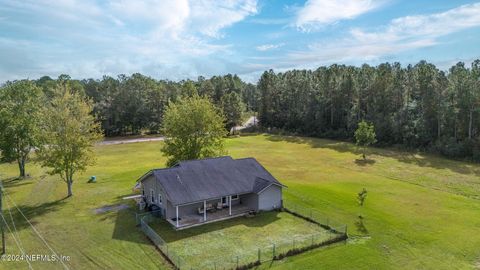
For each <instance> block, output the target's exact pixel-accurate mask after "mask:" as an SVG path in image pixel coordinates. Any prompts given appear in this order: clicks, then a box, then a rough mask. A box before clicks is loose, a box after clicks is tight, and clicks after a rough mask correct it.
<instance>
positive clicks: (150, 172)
mask: <svg viewBox="0 0 480 270" xmlns="http://www.w3.org/2000/svg"><path fill="white" fill-rule="evenodd" d="M153 171H154V170H149V171H148V172H146V173H144V174H143V175H142V176H140V177H139V178H138V179H137V181H135V182H136V183H138V182H142V181H143V180H144V179H145V178H146V177H147V176H148V175H150V174H152V173H153Z"/></svg>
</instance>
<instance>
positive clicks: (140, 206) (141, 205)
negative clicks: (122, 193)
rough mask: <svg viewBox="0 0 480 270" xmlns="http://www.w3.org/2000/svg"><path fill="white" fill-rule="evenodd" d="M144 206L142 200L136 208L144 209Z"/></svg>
mask: <svg viewBox="0 0 480 270" xmlns="http://www.w3.org/2000/svg"><path fill="white" fill-rule="evenodd" d="M146 206H147V204H146V203H145V201H144V200H141V201H140V202H139V203H138V208H139V209H140V210H143V209H145V207H146Z"/></svg>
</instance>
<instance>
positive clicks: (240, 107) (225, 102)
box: [220, 92, 245, 130]
mask: <svg viewBox="0 0 480 270" xmlns="http://www.w3.org/2000/svg"><path fill="white" fill-rule="evenodd" d="M220 103H221V105H222V108H223V113H224V114H225V117H226V119H227V121H226V128H227V130H230V129H232V128H233V127H235V126H237V125H239V124H241V123H242V114H243V112H244V111H245V104H244V103H243V102H242V98H241V97H240V95H239V94H237V93H236V92H231V93H229V94H225V95H224V96H223V97H222V98H221V100H220Z"/></svg>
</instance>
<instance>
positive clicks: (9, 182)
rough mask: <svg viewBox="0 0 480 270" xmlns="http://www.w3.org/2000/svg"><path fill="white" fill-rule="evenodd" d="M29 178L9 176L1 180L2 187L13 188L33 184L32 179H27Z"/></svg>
mask: <svg viewBox="0 0 480 270" xmlns="http://www.w3.org/2000/svg"><path fill="white" fill-rule="evenodd" d="M28 180H30V178H19V177H10V178H7V179H4V180H2V184H3V187H4V188H14V187H20V186H26V185H31V184H33V182H32V181H28Z"/></svg>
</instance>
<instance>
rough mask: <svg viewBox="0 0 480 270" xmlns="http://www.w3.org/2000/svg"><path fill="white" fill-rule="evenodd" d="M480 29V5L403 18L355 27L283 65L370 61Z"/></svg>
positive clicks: (294, 53)
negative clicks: (375, 27) (457, 33)
mask: <svg viewBox="0 0 480 270" xmlns="http://www.w3.org/2000/svg"><path fill="white" fill-rule="evenodd" d="M478 26H480V3H475V4H468V5H463V6H459V7H457V8H454V9H450V10H447V11H445V12H441V13H435V14H428V15H415V16H406V17H400V18H397V19H394V20H392V21H390V23H389V24H387V25H386V26H384V27H380V28H377V29H373V30H365V29H359V28H354V29H351V30H350V31H349V33H348V35H346V36H344V37H343V38H340V39H338V40H333V41H332V40H328V41H323V42H316V43H313V44H311V45H310V46H309V47H308V49H307V50H305V51H296V52H292V53H290V54H289V55H288V59H287V60H285V61H284V62H283V63H282V64H281V65H283V66H287V65H318V64H328V63H333V62H342V61H358V62H360V61H371V60H378V59H380V58H381V57H385V56H391V55H395V54H398V53H401V52H404V51H409V50H414V49H419V48H425V47H429V46H434V45H437V44H439V43H440V42H441V41H440V38H441V37H444V36H447V35H449V34H452V33H455V32H459V31H462V30H465V29H468V28H471V27H478Z"/></svg>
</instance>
